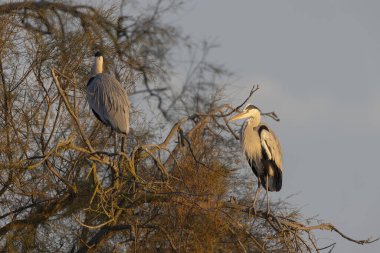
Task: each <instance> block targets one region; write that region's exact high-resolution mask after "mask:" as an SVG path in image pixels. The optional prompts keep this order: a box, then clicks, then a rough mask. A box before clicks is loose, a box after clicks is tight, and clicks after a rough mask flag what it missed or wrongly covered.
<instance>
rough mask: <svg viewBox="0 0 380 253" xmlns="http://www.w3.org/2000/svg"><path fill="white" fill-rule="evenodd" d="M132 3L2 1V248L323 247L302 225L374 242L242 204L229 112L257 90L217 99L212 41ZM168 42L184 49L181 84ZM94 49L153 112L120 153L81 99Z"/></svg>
mask: <svg viewBox="0 0 380 253" xmlns="http://www.w3.org/2000/svg"><path fill="white" fill-rule="evenodd" d="M137 5H138V3H136V2H133V1H122V3H121V5H120V6H114V7H110V8H108V9H104V8H100V7H94V6H90V5H85V4H80V3H71V2H65V1H63V2H61V1H57V2H49V1H37V2H36V1H25V2H10V3H3V4H1V5H0V87H1V88H0V98H1V99H0V126H1V128H0V140H1V142H0V206H1V208H0V249H1V251H4V252H125V251H126V252H319V251H322V250H323V248H324V247H325V246H328V245H317V242H316V239H315V238H314V236H313V234H312V231H313V230H330V231H334V232H336V233H338V234H340V235H341V236H343V237H344V238H346V239H347V240H350V241H354V242H356V243H360V244H365V243H370V242H372V241H371V240H370V239H368V240H354V239H352V238H349V237H347V236H346V235H345V234H343V233H342V232H341V231H339V230H338V229H337V228H336V227H335V226H334V225H332V224H329V223H318V222H315V221H313V220H311V219H307V218H304V217H302V215H301V214H300V213H299V211H298V210H297V209H296V208H294V207H292V206H290V205H288V204H287V203H285V202H283V201H279V202H274V203H273V202H272V203H271V206H272V212H271V213H269V214H268V213H267V212H266V209H265V205H264V206H262V203H258V205H257V207H256V210H253V209H252V208H251V204H252V197H253V195H254V194H253V189H252V188H250V187H249V185H252V178H246V177H244V176H242V174H241V172H240V170H239V169H240V168H241V167H244V166H247V165H246V164H245V160H244V159H242V156H241V151H240V148H239V145H238V143H237V139H238V138H239V137H238V134H237V132H236V130H237V128H236V127H235V126H231V125H229V124H228V122H227V120H228V118H229V117H230V116H231V115H232V114H233V113H234V112H236V111H238V110H240V108H241V107H242V106H243V105H244V104H245V103H246V102H247V100H248V99H249V98H250V97H251V96H252V95H253V94H254V93H255V92H256V91H257V89H258V87H257V86H254V87H253V88H252V91H251V93H250V94H249V95H248V96H247V100H245V101H242V103H241V105H238V106H235V107H234V106H232V105H229V104H220V100H219V99H220V97H221V91H222V88H223V85H224V83H223V81H222V80H224V78H225V77H228V75H229V74H230V73H229V72H228V71H227V70H226V69H224V68H223V66H220V65H217V64H213V63H211V62H209V61H208V59H207V54H208V52H209V50H210V49H211V48H212V45H210V44H207V43H203V44H197V43H194V42H193V41H191V39H189V38H188V37H186V36H184V35H183V34H182V33H181V32H180V31H179V30H178V28H176V27H173V26H172V25H170V24H166V23H165V22H164V21H163V17H164V16H165V15H166V14H168V13H170V12H172V11H175V10H176V9H177V8H179V7H180V5H181V4H180V3H178V2H177V1H169V0H168V1H164V0H163V1H161V0H158V1H156V2H154V3H151V4H148V5H146V6H140V7H139V8H137V7H136V6H137ZM132 10H133V11H132ZM136 10H139V12H136ZM179 47H181V48H182V49H184V50H186V51H187V52H188V55H189V57H188V71H187V73H186V75H185V78H184V80H180V81H178V80H176V79H175V78H173V72H174V68H175V66H176V62H175V61H174V60H173V57H172V54H173V52H174V50H178V48H179ZM98 50H100V51H102V52H103V54H104V55H105V66H106V69H107V72H109V73H112V74H113V75H115V76H116V78H117V79H118V80H120V82H121V83H122V84H123V85H124V87H125V89H126V90H127V91H128V93H129V96H130V97H131V98H132V101H139V103H140V104H146V105H145V107H150V108H153V109H152V112H150V113H146V112H145V111H144V110H142V109H141V108H144V107H140V108H138V107H133V108H132V111H131V122H132V126H131V128H132V130H131V133H130V134H129V135H128V136H127V137H126V138H124V139H123V140H122V141H120V143H118V145H119V146H121V145H122V146H123V148H122V149H121V150H115V148H114V143H113V138H110V136H109V130H108V129H106V127H105V126H103V125H102V124H101V123H100V122H98V121H97V120H96V118H95V117H94V116H93V115H92V113H91V112H90V110H89V108H88V104H87V102H86V96H85V87H86V83H87V80H88V79H89V72H90V69H91V65H92V60H93V55H94V53H95V52H96V51H98ZM268 115H269V116H272V117H274V118H276V115H275V114H274V113H270V114H268ZM255 185H256V184H255ZM259 202H260V201H259ZM330 248H331V245H330ZM330 248H325V249H327V250H328V249H330Z"/></svg>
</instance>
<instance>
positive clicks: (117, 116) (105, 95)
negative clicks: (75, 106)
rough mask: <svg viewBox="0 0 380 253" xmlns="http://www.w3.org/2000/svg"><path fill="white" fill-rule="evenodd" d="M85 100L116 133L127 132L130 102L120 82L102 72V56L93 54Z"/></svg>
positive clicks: (98, 53) (97, 116)
mask: <svg viewBox="0 0 380 253" xmlns="http://www.w3.org/2000/svg"><path fill="white" fill-rule="evenodd" d="M87 101H88V104H89V105H90V108H91V110H92V111H93V113H94V114H95V116H96V118H97V119H98V120H100V121H101V122H102V123H103V124H104V125H106V126H109V127H111V129H112V131H116V132H117V133H122V134H125V135H126V134H128V133H129V108H130V102H129V99H128V95H127V92H126V91H125V90H124V88H123V86H121V84H120V82H119V81H118V80H116V78H115V77H114V76H112V75H110V74H107V73H103V56H102V54H101V53H100V52H97V53H96V54H95V62H94V65H93V67H92V70H91V78H90V80H89V81H88V83H87Z"/></svg>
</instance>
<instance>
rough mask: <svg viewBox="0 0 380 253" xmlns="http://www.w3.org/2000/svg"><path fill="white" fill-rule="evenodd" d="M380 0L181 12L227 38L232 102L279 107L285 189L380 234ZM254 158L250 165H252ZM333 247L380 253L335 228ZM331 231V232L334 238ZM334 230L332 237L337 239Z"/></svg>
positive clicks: (197, 32) (196, 4) (219, 55)
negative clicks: (344, 236) (251, 94)
mask: <svg viewBox="0 0 380 253" xmlns="http://www.w3.org/2000/svg"><path fill="white" fill-rule="evenodd" d="M379 13H380V2H379V1H348V0H345V1H343V0H341V1H338V0H335V1H332V0H331V1H328V0H319V1H301V0H298V1H295V0H293V1H290V0H283V1H248V0H244V1H243V0H238V1H228V0H195V1H189V2H188V3H187V4H186V5H185V8H184V9H183V10H182V11H180V12H179V13H178V15H176V16H175V17H173V18H172V19H171V22H172V23H173V24H174V25H179V26H181V27H182V30H183V31H184V33H186V34H190V35H191V36H192V37H193V38H195V39H197V40H203V39H208V40H211V41H214V42H217V43H218V44H220V47H219V48H217V49H215V50H214V51H213V52H212V54H211V59H212V60H214V61H215V62H218V63H221V64H224V65H225V66H226V67H227V68H229V69H230V70H232V71H233V72H234V73H235V79H234V80H235V82H234V85H233V86H232V87H230V88H229V89H228V91H227V93H226V101H229V102H231V103H235V104H237V103H238V102H240V101H242V99H243V98H245V96H246V94H247V93H248V92H249V90H250V87H251V85H252V84H253V83H260V84H261V89H260V91H259V92H258V93H257V94H256V95H255V96H254V99H253V100H252V101H251V102H252V103H255V104H256V105H258V106H259V107H261V108H262V109H263V110H265V111H269V110H275V111H276V112H277V113H278V115H279V116H280V117H281V121H280V122H279V123H276V122H274V121H272V120H266V122H267V123H269V124H270V125H271V126H272V128H273V129H274V130H275V131H276V132H277V133H278V136H279V138H280V139H281V142H282V145H283V150H284V184H283V189H282V190H281V192H280V193H278V194H272V195H271V196H272V197H281V198H284V197H287V196H289V195H291V194H294V193H297V195H296V196H295V197H293V198H291V199H290V203H292V204H293V205H294V206H298V207H302V212H303V213H304V214H305V215H306V216H309V217H310V216H315V215H318V218H320V219H322V220H323V221H326V222H333V223H334V224H336V225H337V227H338V228H339V229H341V230H342V231H344V232H346V233H347V235H350V236H353V237H357V238H359V239H364V238H366V237H367V236H369V235H373V236H380V218H379V214H380V201H379V200H380V197H379V196H380V188H379V178H380V168H379V162H378V160H379V156H380V154H379V151H380V145H379V142H380V133H379V129H380V117H379V114H380V113H379V111H380V99H379V97H380V85H379V84H380V30H379V24H380V15H379ZM247 166H248V165H247ZM318 235H319V237H320V238H321V240H320V245H321V246H322V245H327V244H329V243H330V242H332V241H336V242H338V245H337V246H336V247H335V249H334V251H333V252H368V253H370V252H371V253H372V252H380V243H375V244H372V245H368V246H358V245H355V244H353V243H351V242H348V241H345V240H343V239H340V237H339V236H334V235H333V234H332V233H329V232H324V233H319V234H318ZM324 238H325V239H324ZM328 238H331V239H333V240H331V239H328Z"/></svg>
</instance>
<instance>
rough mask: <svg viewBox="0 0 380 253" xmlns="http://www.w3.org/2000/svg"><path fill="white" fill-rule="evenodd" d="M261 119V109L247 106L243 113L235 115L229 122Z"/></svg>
mask: <svg viewBox="0 0 380 253" xmlns="http://www.w3.org/2000/svg"><path fill="white" fill-rule="evenodd" d="M260 117H261V111H260V109H259V108H257V107H256V106H254V105H250V104H247V105H246V106H245V107H244V109H243V111H242V112H241V113H239V114H237V115H235V116H234V117H232V118H231V119H230V120H229V121H234V120H238V119H246V118H253V119H258V120H260Z"/></svg>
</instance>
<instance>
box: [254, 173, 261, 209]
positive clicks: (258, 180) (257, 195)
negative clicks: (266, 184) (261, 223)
mask: <svg viewBox="0 0 380 253" xmlns="http://www.w3.org/2000/svg"><path fill="white" fill-rule="evenodd" d="M260 188H261V180H260V178H259V177H258V178H257V189H256V193H255V198H254V199H253V204H252V206H253V210H254V212H255V214H256V201H257V199H258V197H259V193H260Z"/></svg>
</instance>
